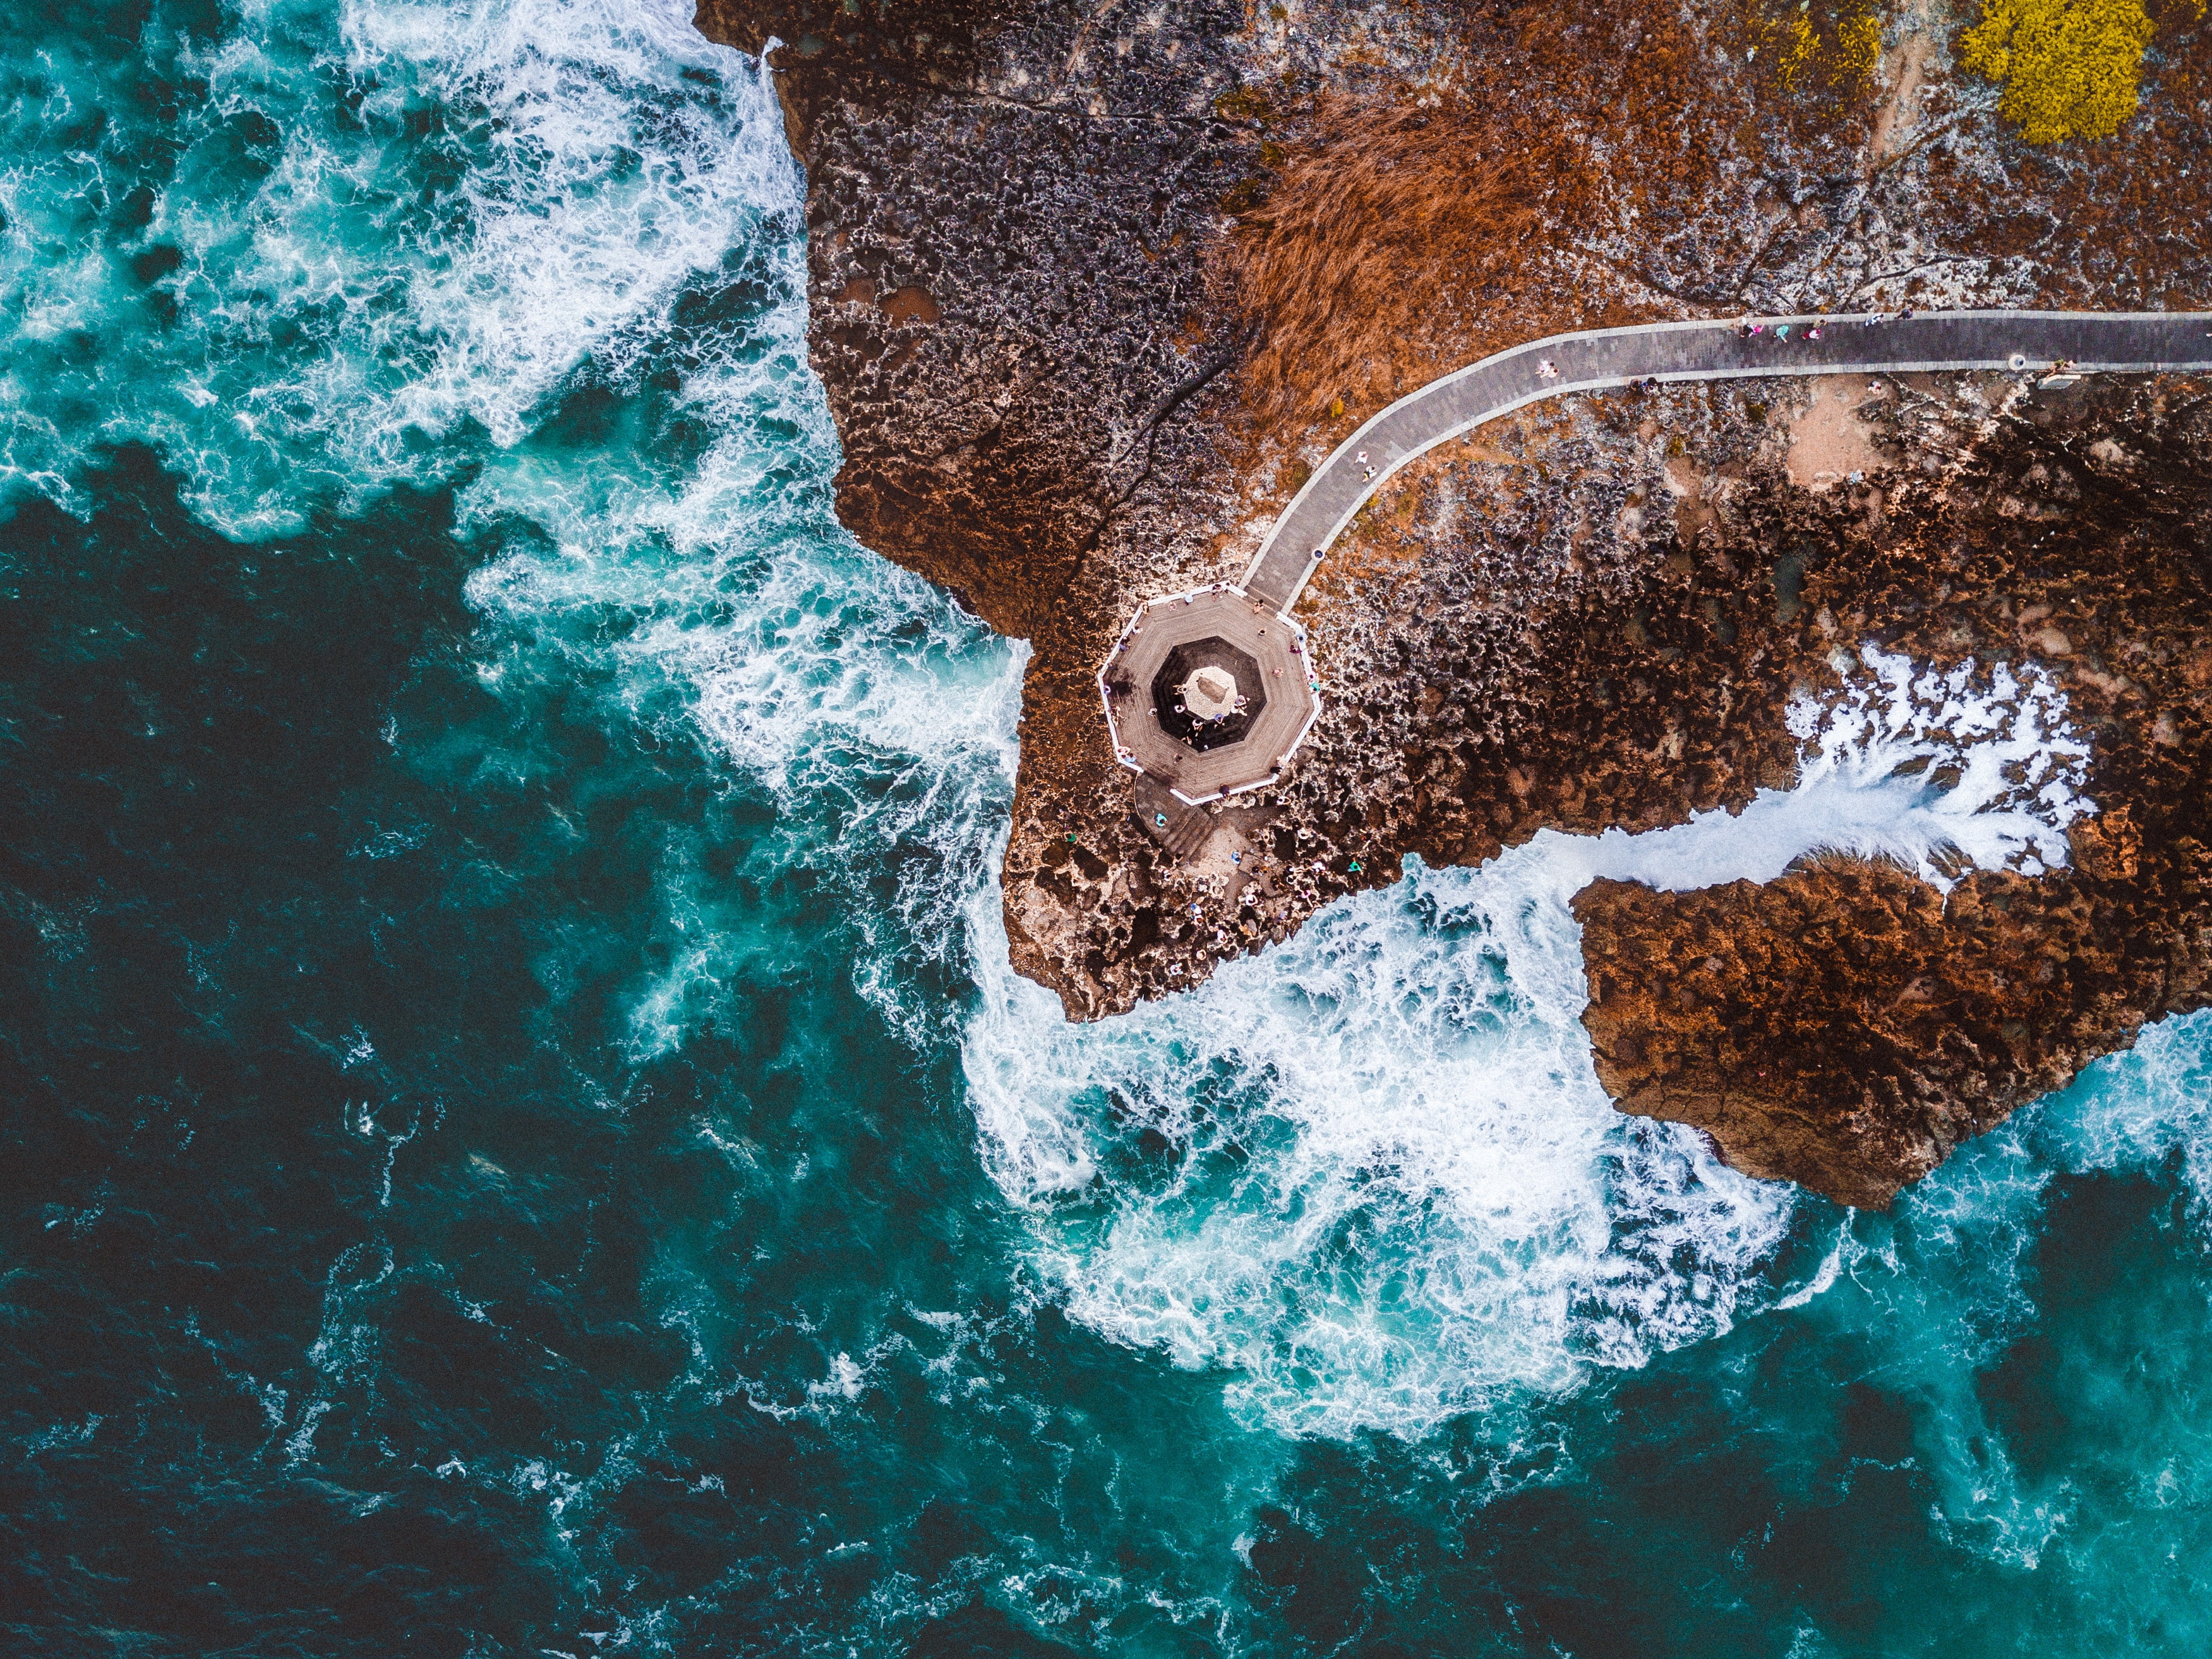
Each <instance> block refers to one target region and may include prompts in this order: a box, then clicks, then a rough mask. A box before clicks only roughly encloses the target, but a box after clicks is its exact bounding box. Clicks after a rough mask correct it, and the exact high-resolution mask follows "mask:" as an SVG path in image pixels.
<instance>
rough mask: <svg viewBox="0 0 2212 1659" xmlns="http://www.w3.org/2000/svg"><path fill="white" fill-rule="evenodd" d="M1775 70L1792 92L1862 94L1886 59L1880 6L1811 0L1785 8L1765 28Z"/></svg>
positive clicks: (1863, 0) (1862, 0) (1859, 0)
mask: <svg viewBox="0 0 2212 1659" xmlns="http://www.w3.org/2000/svg"><path fill="white" fill-rule="evenodd" d="M1760 33H1761V35H1762V38H1763V41H1764V45H1765V48H1766V49H1767V50H1768V51H1770V52H1771V53H1772V56H1773V62H1774V65H1775V72H1776V75H1777V76H1778V79H1779V80H1780V81H1781V83H1782V85H1783V87H1784V88H1785V89H1786V90H1788V91H1790V92H1793V93H1800V94H1811V95H1819V96H1828V97H1847V96H1854V95H1858V94H1863V93H1865V92H1866V91H1868V90H1869V88H1871V87H1872V86H1873V84H1874V76H1875V69H1876V67H1877V66H1879V64H1881V8H1880V7H1879V6H1877V5H1876V4H1875V0H1821V3H1820V4H1819V5H1817V6H1815V5H1814V4H1813V3H1811V0H1803V3H1800V4H1796V5H1791V6H1788V7H1786V8H1785V9H1784V12H1783V14H1782V15H1781V16H1779V17H1778V18H1770V19H1768V20H1767V21H1766V26H1765V28H1764V29H1762V30H1761V31H1760Z"/></svg>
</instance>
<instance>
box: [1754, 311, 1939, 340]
mask: <svg viewBox="0 0 2212 1659" xmlns="http://www.w3.org/2000/svg"><path fill="white" fill-rule="evenodd" d="M1912 318H1913V310H1912V307H1911V306H1907V307H1905V309H1904V310H1902V311H1900V312H1899V313H1897V315H1896V318H1895V319H1894V320H1895V321H1898V322H1900V323H1909V322H1911V320H1912ZM1891 320H1893V319H1892V318H1891V316H1890V314H1889V313H1887V312H1886V311H1877V312H1874V313H1870V314H1869V315H1868V316H1864V317H1862V318H1860V319H1859V325H1860V326H1861V327H1862V328H1872V327H1874V326H1875V325H1876V324H1878V323H1887V322H1889V321H1891ZM1796 326H1797V325H1796V324H1795V323H1771V324H1770V323H1755V322H1753V321H1752V319H1750V318H1748V317H1747V318H1745V319H1743V320H1742V321H1741V323H1738V324H1737V325H1736V328H1735V336H1736V338H1738V339H1739V340H1748V339H1751V338H1753V337H1755V336H1758V335H1761V334H1771V335H1773V336H1774V337H1775V338H1776V339H1778V340H1787V339H1788V338H1789V337H1790V330H1791V329H1793V328H1795V327H1796ZM1827 327H1828V319H1826V317H1819V318H1815V319H1814V322H1813V325H1812V326H1811V327H1810V328H1808V329H1807V330H1806V331H1804V333H1803V335H1802V336H1801V337H1802V338H1803V339H1807V340H1817V339H1819V338H1820V337H1821V335H1822V334H1823V333H1825V332H1826V331H1827Z"/></svg>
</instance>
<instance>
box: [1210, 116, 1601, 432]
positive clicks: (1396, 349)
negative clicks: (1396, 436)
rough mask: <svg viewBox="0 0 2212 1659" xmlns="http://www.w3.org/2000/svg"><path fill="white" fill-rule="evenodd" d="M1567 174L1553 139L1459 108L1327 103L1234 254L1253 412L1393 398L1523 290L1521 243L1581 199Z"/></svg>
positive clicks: (1305, 410)
mask: <svg viewBox="0 0 2212 1659" xmlns="http://www.w3.org/2000/svg"><path fill="white" fill-rule="evenodd" d="M1576 163H1577V157H1576V155H1575V151H1574V149H1573V147H1572V146H1571V144H1570V143H1568V141H1567V140H1566V139H1565V138H1564V137H1562V136H1561V135H1560V134H1559V131H1557V129H1556V128H1555V129H1553V130H1552V131H1548V132H1541V133H1539V132H1529V131H1516V127H1515V125H1514V124H1513V122H1512V121H1511V120H1510V118H1506V117H1504V115H1502V114H1501V113H1500V112H1496V111H1485V110H1478V109H1474V108H1471V107H1470V106H1468V105H1467V104H1466V103H1464V102H1463V101H1459V100H1454V101H1453V102H1450V103H1448V104H1446V105H1445V106H1443V107H1441V108H1419V107H1414V106H1412V105H1410V104H1401V105H1400V106H1397V107H1395V108H1383V109H1377V108H1376V106H1373V105H1372V104H1369V103H1365V102H1363V101H1356V100H1352V99H1350V98H1346V97H1340V96H1338V97H1330V98H1327V99H1324V100H1321V101H1320V102H1319V103H1318V104H1317V105H1316V106H1315V108H1314V110H1313V112H1312V114H1311V116H1310V118H1309V119H1308V120H1307V122H1306V123H1305V124H1304V131H1303V132H1302V133H1301V134H1300V136H1299V138H1298V141H1297V146H1296V148H1295V149H1289V150H1286V151H1285V153H1284V155H1283V158H1282V160H1281V162H1280V164H1279V167H1278V169H1277V171H1276V173H1275V179H1274V185H1273V190H1272V191H1271V192H1270V193H1269V195H1268V197H1267V202H1266V204H1265V205H1263V206H1261V207H1259V208H1257V209H1255V210H1254V211H1252V212H1250V213H1249V214H1247V215H1246V216H1244V218H1243V222H1242V223H1241V224H1240V225H1239V227H1238V228H1237V234H1236V235H1235V237H1234V238H1233V239H1232V242H1231V253H1230V263H1231V274H1232V276H1233V280H1234V282H1235V283H1236V289H1237V298H1238V301H1239V302H1240V304H1241V306H1242V307H1243V309H1244V310H1245V311H1246V312H1247V313H1249V314H1250V315H1251V316H1253V317H1254V319H1255V320H1256V321H1257V322H1258V323H1259V324H1260V331H1261V342H1260V344H1259V346H1258V347H1257V349H1255V351H1254V353H1253V355H1252V357H1251V359H1250V361H1249V363H1248V364H1247V366H1246V371H1245V372H1246V375H1247V385H1248V388H1249V397H1250V399H1251V404H1252V406H1253V408H1254V410H1255V412H1256V413H1257V414H1259V415H1260V416H1261V418H1262V419H1263V420H1273V419H1279V418H1281V417H1284V416H1291V415H1293V414H1294V413H1302V414H1306V415H1309V416H1317V415H1320V414H1322V413H1323V412H1325V410H1326V409H1327V406H1328V404H1330V403H1331V402H1332V401H1334V399H1336V398H1344V399H1345V400H1346V402H1347V403H1348V404H1355V405H1360V406H1366V405H1371V404H1376V403H1382V402H1387V401H1388V400H1389V397H1390V396H1391V395H1392V394H1393V393H1394V392H1395V386H1396V383H1397V380H1398V378H1399V377H1400V375H1401V374H1403V373H1404V372H1405V371H1406V370H1407V369H1408V368H1412V367H1413V366H1414V365H1415V364H1417V363H1419V362H1421V361H1422V360H1424V359H1425V358H1426V357H1428V356H1431V355H1433V354H1434V353H1435V352H1436V351H1437V349H1439V348H1443V347H1445V346H1447V345H1449V344H1452V343H1456V342H1457V340H1458V339H1459V337H1462V336H1464V335H1465V334H1466V333H1468V331H1469V327H1470V325H1473V324H1474V323H1475V322H1476V321H1478V319H1480V315H1481V314H1482V313H1483V312H1484V311H1485V310H1486V309H1487V308H1488V305H1487V304H1486V301H1492V302H1494V301H1497V300H1498V299H1500V298H1504V297H1507V296H1506V294H1505V292H1504V291H1505V290H1517V289H1521V288H1522V287H1525V286H1526V284H1527V279H1528V274H1529V273H1528V267H1529V265H1530V264H1531V261H1530V260H1529V258H1528V245H1529V244H1530V242H1531V241H1532V240H1534V241H1541V238H1542V235H1543V232H1544V228H1545V226H1546V224H1547V222H1548V221H1549V220H1550V219H1552V218H1553V217H1554V216H1557V215H1558V214H1559V213H1561V212H1562V211H1572V210H1573V209H1574V208H1575V207H1576V206H1577V197H1579V195H1581V194H1582V193H1583V192H1585V191H1586V190H1587V185H1585V184H1584V182H1583V176H1582V174H1581V173H1579V171H1578V170H1577V165H1576ZM1522 314H1526V309H1525V307H1524V308H1523V310H1522Z"/></svg>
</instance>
